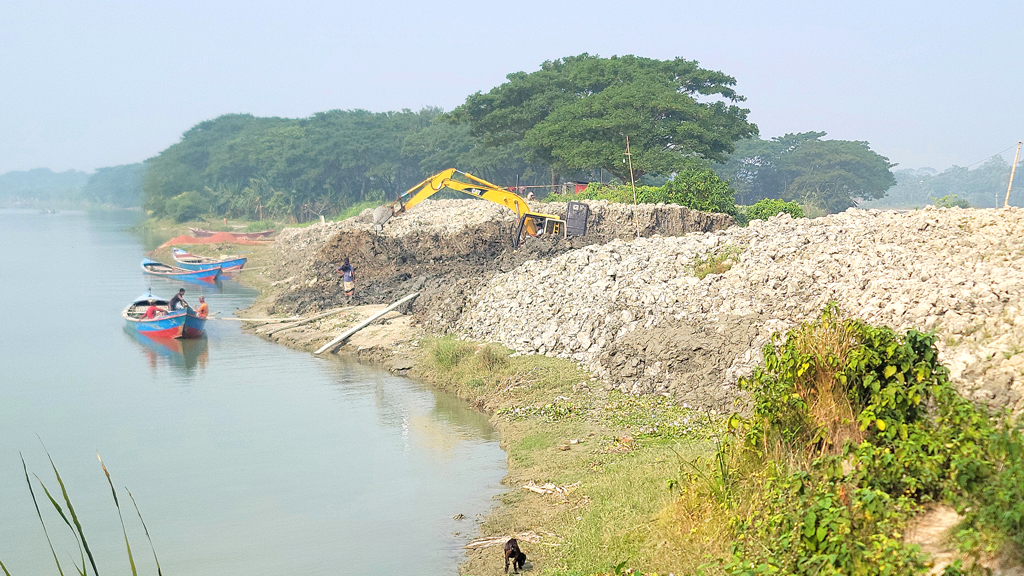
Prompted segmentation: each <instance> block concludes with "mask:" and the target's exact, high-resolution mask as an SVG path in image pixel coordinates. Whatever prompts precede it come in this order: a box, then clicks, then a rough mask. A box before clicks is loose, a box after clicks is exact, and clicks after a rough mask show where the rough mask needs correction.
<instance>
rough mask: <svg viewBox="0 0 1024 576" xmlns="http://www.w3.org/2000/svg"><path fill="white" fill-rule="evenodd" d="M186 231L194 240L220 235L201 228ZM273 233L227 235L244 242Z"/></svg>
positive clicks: (234, 233) (235, 233) (271, 231)
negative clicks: (244, 240)
mask: <svg viewBox="0 0 1024 576" xmlns="http://www.w3.org/2000/svg"><path fill="white" fill-rule="evenodd" d="M188 230H189V232H191V233H192V235H193V236H195V237H196V238H209V237H210V236H213V235H214V234H220V232H216V231H214V230H203V229H202V228H189V229H188ZM273 233H274V231H273V230H262V231H260V232H228V234H231V235H232V236H234V237H235V238H244V239H246V240H256V239H258V238H263V237H265V236H270V235H271V234H273Z"/></svg>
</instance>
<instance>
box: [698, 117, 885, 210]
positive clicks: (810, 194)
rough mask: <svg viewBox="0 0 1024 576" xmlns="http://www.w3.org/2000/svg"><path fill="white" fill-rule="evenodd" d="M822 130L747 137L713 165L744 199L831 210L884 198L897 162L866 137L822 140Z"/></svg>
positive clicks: (742, 199) (751, 201)
mask: <svg viewBox="0 0 1024 576" xmlns="http://www.w3.org/2000/svg"><path fill="white" fill-rule="evenodd" d="M823 136H825V133H824V132H804V133H800V134H786V135H785V136H781V137H778V138H772V139H771V140H761V139H757V138H755V139H750V140H744V141H741V142H740V143H738V144H737V146H736V151H735V153H734V154H733V155H732V156H730V157H729V159H728V161H727V162H724V163H723V164H719V165H717V166H715V169H716V171H717V172H718V174H719V175H720V176H721V177H722V178H724V179H727V180H729V182H730V183H731V184H732V186H733V187H734V188H735V189H736V199H737V201H738V202H739V203H740V204H753V203H755V202H757V201H758V200H762V199H764V198H773V199H779V200H786V201H796V202H800V203H803V204H810V205H813V206H817V207H819V208H821V209H824V210H827V211H828V212H839V211H842V210H845V209H846V208H849V207H851V206H856V205H857V203H858V202H859V201H863V200H872V199H878V198H882V197H883V196H885V193H886V191H887V190H888V189H889V188H890V187H891V186H892V185H894V184H895V183H896V180H895V178H894V177H893V174H892V172H891V171H890V169H891V168H892V167H893V166H895V164H893V163H890V162H889V159H888V158H886V157H885V156H881V155H879V154H878V153H876V152H874V151H872V150H871V148H870V146H869V145H868V143H867V142H859V141H851V140H822V139H821V138H822V137H823Z"/></svg>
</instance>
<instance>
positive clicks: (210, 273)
mask: <svg viewBox="0 0 1024 576" xmlns="http://www.w3.org/2000/svg"><path fill="white" fill-rule="evenodd" d="M142 271H143V272H145V273H146V274H153V275H154V276H162V277H164V278H171V279H172V280H184V281H185V282H205V283H207V284H213V283H215V282H216V281H217V278H219V277H220V266H218V267H216V268H212V269H210V270H185V269H184V268H178V267H175V266H168V265H167V264H164V263H162V262H157V261H156V260H150V259H149V258H143V259H142Z"/></svg>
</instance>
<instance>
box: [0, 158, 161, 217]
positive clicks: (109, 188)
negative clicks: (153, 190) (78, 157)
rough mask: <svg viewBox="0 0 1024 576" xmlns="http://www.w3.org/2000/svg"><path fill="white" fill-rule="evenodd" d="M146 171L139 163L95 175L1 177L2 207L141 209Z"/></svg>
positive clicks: (40, 172) (46, 172) (39, 171)
mask: <svg viewBox="0 0 1024 576" xmlns="http://www.w3.org/2000/svg"><path fill="white" fill-rule="evenodd" d="M144 169H145V165H144V164H142V163H141V162H140V163H137V164H127V165H123V166H112V167H109V168H99V169H97V170H96V172H94V173H93V174H87V173H85V172H81V171H78V170H68V171H66V172H54V171H52V170H50V169H49V168H36V169H34V170H24V171H18V172H8V173H6V174H0V206H38V205H45V206H62V207H100V206H106V207H113V208H132V207H137V206H141V205H142V173H143V171H144Z"/></svg>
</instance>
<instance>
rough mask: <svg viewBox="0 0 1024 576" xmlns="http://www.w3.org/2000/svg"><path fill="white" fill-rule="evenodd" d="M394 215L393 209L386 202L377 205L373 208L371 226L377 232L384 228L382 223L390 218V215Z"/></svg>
mask: <svg viewBox="0 0 1024 576" xmlns="http://www.w3.org/2000/svg"><path fill="white" fill-rule="evenodd" d="M394 215H395V210H394V209H393V208H392V207H391V206H388V205H387V204H385V205H382V206H377V207H376V208H374V210H373V228H374V230H376V231H377V232H380V231H382V230H384V223H385V222H387V221H388V220H391V217H392V216H394Z"/></svg>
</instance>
